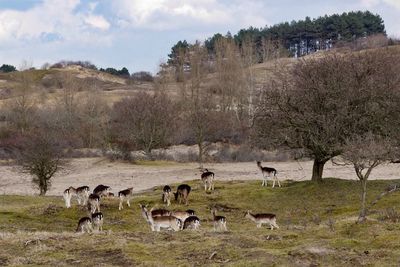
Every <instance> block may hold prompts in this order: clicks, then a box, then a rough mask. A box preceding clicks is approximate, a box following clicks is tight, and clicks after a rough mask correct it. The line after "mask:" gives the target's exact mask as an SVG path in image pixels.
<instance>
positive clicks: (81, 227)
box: [76, 217, 93, 233]
mask: <svg viewBox="0 0 400 267" xmlns="http://www.w3.org/2000/svg"><path fill="white" fill-rule="evenodd" d="M85 231H86V232H87V233H90V232H92V231H93V228H92V220H91V219H90V218H89V217H83V218H81V219H80V220H79V222H78V227H77V228H76V232H81V233H84V232H85Z"/></svg>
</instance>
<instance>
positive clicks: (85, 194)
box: [63, 186, 90, 208]
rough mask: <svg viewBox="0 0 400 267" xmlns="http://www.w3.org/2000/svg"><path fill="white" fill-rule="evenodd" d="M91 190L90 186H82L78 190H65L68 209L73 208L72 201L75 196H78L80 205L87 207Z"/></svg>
mask: <svg viewBox="0 0 400 267" xmlns="http://www.w3.org/2000/svg"><path fill="white" fill-rule="evenodd" d="M89 192H90V189H89V187H88V186H80V187H78V188H74V187H72V186H70V187H69V188H67V189H65V190H64V193H63V197H64V200H65V206H66V207H67V208H70V207H71V199H72V197H73V196H76V199H77V201H78V205H81V204H82V205H86V203H87V200H88V198H89V194H90V193H89Z"/></svg>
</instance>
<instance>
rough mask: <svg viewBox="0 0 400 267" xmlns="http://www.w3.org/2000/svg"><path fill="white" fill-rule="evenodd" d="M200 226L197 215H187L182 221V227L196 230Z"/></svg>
mask: <svg viewBox="0 0 400 267" xmlns="http://www.w3.org/2000/svg"><path fill="white" fill-rule="evenodd" d="M199 228H200V219H199V218H198V217H197V216H189V217H187V218H186V220H185V221H184V223H183V229H192V230H198V229H199Z"/></svg>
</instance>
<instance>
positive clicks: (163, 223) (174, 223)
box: [146, 210, 183, 232]
mask: <svg viewBox="0 0 400 267" xmlns="http://www.w3.org/2000/svg"><path fill="white" fill-rule="evenodd" d="M146 214H147V218H148V220H149V223H150V226H151V230H152V231H153V232H160V230H161V229H172V230H174V231H179V230H181V229H182V227H183V224H182V221H181V220H180V219H178V218H176V217H174V216H156V217H153V216H152V215H151V210H150V211H147V213H146Z"/></svg>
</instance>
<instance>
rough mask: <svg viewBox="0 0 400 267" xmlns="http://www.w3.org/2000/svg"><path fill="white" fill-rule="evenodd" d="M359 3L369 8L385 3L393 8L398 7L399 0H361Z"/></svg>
mask: <svg viewBox="0 0 400 267" xmlns="http://www.w3.org/2000/svg"><path fill="white" fill-rule="evenodd" d="M361 4H362V5H363V6H365V7H367V8H371V7H374V6H377V5H380V4H387V5H389V6H392V7H394V8H397V9H400V0H361Z"/></svg>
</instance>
